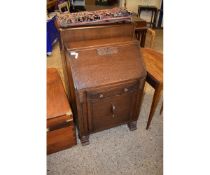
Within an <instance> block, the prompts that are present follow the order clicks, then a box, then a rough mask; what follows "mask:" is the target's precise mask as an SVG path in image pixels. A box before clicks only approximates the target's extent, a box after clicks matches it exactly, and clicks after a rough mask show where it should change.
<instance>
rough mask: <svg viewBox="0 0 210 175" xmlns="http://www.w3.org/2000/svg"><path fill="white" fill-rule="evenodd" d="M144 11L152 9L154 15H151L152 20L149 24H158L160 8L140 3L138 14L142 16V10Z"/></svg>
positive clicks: (152, 25) (151, 25)
mask: <svg viewBox="0 0 210 175" xmlns="http://www.w3.org/2000/svg"><path fill="white" fill-rule="evenodd" d="M142 11H151V12H152V15H151V20H150V22H149V25H150V27H153V28H154V27H155V25H156V19H157V12H158V9H157V7H155V6H147V5H146V6H145V5H139V6H138V15H139V17H140V16H141V12H142Z"/></svg>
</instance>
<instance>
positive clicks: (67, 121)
mask: <svg viewBox="0 0 210 175" xmlns="http://www.w3.org/2000/svg"><path fill="white" fill-rule="evenodd" d="M71 125H73V118H72V116H68V115H64V116H59V117H55V118H52V119H48V120H47V131H54V130H56V129H60V128H64V127H68V126H71Z"/></svg>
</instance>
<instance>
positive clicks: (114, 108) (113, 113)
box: [112, 104, 116, 118]
mask: <svg viewBox="0 0 210 175" xmlns="http://www.w3.org/2000/svg"><path fill="white" fill-rule="evenodd" d="M112 117H113V118H114V117H116V107H115V105H113V104H112Z"/></svg>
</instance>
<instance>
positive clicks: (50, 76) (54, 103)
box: [47, 68, 72, 119]
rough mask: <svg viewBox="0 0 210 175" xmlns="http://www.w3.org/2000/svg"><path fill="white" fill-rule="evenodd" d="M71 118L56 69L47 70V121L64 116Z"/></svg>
mask: <svg viewBox="0 0 210 175" xmlns="http://www.w3.org/2000/svg"><path fill="white" fill-rule="evenodd" d="M66 113H68V114H70V116H72V115H71V114H72V111H71V108H70V106H69V103H68V99H67V96H66V93H65V90H64V87H63V84H62V81H61V78H60V76H59V74H58V71H57V69H55V68H48V69H47V119H51V118H54V117H58V116H62V115H66Z"/></svg>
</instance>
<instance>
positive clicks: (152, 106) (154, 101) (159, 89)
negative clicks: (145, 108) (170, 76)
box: [146, 84, 162, 129]
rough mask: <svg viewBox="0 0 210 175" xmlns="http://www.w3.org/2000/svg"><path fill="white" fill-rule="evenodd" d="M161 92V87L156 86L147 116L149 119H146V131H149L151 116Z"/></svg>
mask: <svg viewBox="0 0 210 175" xmlns="http://www.w3.org/2000/svg"><path fill="white" fill-rule="evenodd" d="M161 91H162V87H161V85H159V84H158V85H157V86H156V87H155V92H154V96H153V100H152V105H151V109H150V114H149V118H148V121H147V127H146V129H149V126H150V123H151V121H152V118H153V115H154V113H155V109H156V107H157V104H158V102H159V100H160V95H161Z"/></svg>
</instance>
